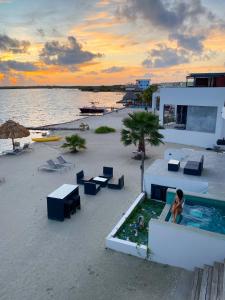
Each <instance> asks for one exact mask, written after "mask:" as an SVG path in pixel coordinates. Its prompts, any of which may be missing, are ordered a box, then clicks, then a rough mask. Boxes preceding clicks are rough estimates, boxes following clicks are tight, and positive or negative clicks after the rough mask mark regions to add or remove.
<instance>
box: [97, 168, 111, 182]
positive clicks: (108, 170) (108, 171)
mask: <svg viewBox="0 0 225 300" xmlns="http://www.w3.org/2000/svg"><path fill="white" fill-rule="evenodd" d="M100 177H105V178H109V179H110V178H112V177H113V168H112V167H103V174H102V175H100Z"/></svg>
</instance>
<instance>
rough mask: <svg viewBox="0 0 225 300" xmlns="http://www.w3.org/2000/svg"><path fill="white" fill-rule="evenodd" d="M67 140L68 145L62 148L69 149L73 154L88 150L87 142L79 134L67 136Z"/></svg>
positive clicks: (65, 144)
mask: <svg viewBox="0 0 225 300" xmlns="http://www.w3.org/2000/svg"><path fill="white" fill-rule="evenodd" d="M65 139H66V143H64V144H63V145H62V148H69V149H70V151H71V152H78V149H86V140H85V139H83V138H82V137H80V136H79V135H78V134H73V135H71V136H66V138H65Z"/></svg>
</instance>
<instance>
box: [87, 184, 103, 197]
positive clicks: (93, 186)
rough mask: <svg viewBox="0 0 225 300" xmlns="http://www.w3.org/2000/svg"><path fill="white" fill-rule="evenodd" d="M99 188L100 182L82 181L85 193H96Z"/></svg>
mask: <svg viewBox="0 0 225 300" xmlns="http://www.w3.org/2000/svg"><path fill="white" fill-rule="evenodd" d="M100 189H101V185H100V184H96V183H94V182H84V193H85V194H87V195H96V194H97V193H98V192H99V191H100Z"/></svg>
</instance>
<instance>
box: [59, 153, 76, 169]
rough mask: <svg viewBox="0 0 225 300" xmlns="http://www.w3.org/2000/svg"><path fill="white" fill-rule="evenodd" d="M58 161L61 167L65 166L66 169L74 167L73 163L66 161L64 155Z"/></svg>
mask: <svg viewBox="0 0 225 300" xmlns="http://www.w3.org/2000/svg"><path fill="white" fill-rule="evenodd" d="M57 160H58V162H59V164H60V165H62V166H65V167H72V165H73V163H71V162H69V161H66V160H65V159H64V157H63V156H62V155H60V156H58V157H57Z"/></svg>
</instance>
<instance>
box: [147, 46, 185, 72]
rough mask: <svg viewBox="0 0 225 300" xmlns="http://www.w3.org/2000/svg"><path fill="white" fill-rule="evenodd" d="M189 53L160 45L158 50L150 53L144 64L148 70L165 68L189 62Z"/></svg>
mask: <svg viewBox="0 0 225 300" xmlns="http://www.w3.org/2000/svg"><path fill="white" fill-rule="evenodd" d="M188 54H189V53H188V52H187V51H185V50H183V49H174V48H169V47H167V46H166V45H164V44H158V45H157V48H155V49H152V50H151V51H150V52H149V56H148V58H147V59H145V60H144V61H143V62H142V65H143V66H144V67H146V68H165V67H170V66H174V65H180V64H184V63H188V62H189V55H188Z"/></svg>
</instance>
